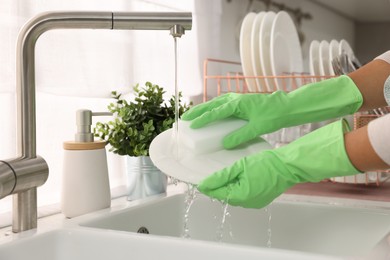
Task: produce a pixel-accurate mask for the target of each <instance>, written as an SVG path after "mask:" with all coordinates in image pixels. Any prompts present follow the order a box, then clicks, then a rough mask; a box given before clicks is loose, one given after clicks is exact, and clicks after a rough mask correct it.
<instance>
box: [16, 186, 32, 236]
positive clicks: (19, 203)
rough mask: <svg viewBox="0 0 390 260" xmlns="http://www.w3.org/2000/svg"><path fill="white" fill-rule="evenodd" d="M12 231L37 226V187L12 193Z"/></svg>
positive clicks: (20, 230)
mask: <svg viewBox="0 0 390 260" xmlns="http://www.w3.org/2000/svg"><path fill="white" fill-rule="evenodd" d="M12 200H13V202H12V203H13V218H12V232H14V233H18V232H22V231H25V230H29V229H34V228H37V188H36V187H34V188H31V189H29V190H26V191H22V192H18V193H16V194H14V195H13V198H12Z"/></svg>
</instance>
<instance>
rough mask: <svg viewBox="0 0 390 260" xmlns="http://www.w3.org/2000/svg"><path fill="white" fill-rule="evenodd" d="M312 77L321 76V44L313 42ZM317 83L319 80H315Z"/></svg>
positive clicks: (310, 52)
mask: <svg viewBox="0 0 390 260" xmlns="http://www.w3.org/2000/svg"><path fill="white" fill-rule="evenodd" d="M309 66H310V75H312V76H320V75H321V74H320V42H319V41H316V40H314V41H312V42H311V43H310V49H309ZM315 81H317V80H315Z"/></svg>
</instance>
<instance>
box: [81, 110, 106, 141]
mask: <svg viewBox="0 0 390 260" xmlns="http://www.w3.org/2000/svg"><path fill="white" fill-rule="evenodd" d="M92 116H112V113H111V112H92V111H91V110H88V109H79V110H77V111H76V125H77V132H76V134H75V141H76V142H83V143H84V142H93V141H94V139H93V134H92V131H91V125H92Z"/></svg>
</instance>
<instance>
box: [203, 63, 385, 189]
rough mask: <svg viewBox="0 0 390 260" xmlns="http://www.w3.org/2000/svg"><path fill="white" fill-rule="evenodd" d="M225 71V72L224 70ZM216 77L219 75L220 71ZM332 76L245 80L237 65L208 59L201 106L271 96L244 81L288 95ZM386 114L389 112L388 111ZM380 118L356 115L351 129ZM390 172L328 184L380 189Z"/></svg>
mask: <svg viewBox="0 0 390 260" xmlns="http://www.w3.org/2000/svg"><path fill="white" fill-rule="evenodd" d="M211 66H214V67H216V68H217V70H218V73H217V74H211V73H210V67H211ZM226 67H227V68H228V70H226ZM224 70H225V72H222V73H220V71H224ZM332 77H334V76H330V75H329V76H313V75H309V74H308V73H301V72H297V73H291V74H283V75H278V76H250V77H246V76H244V75H243V73H242V72H241V63H240V62H234V61H227V60H220V59H211V58H208V59H206V60H204V63H203V102H206V101H208V100H209V99H210V97H214V96H219V95H221V94H224V93H228V92H236V93H272V92H273V91H275V90H276V89H272V91H268V90H264V89H259V88H257V90H256V91H249V89H248V80H256V79H262V80H271V81H278V83H279V86H281V87H282V89H283V91H286V92H289V91H292V90H295V89H297V88H298V87H300V86H302V85H306V84H309V83H313V82H318V81H321V80H324V79H329V78H332ZM389 111H390V110H389ZM379 116H380V115H372V114H364V113H356V114H354V115H353V122H354V124H353V125H354V129H357V128H359V127H362V126H364V125H366V124H368V123H369V122H370V121H371V120H373V119H375V118H378V117H379ZM389 174H390V170H387V171H373V172H367V173H363V174H358V175H354V176H347V177H337V178H332V179H331V181H332V182H338V183H348V184H361V185H376V186H380V185H381V184H382V183H384V182H386V181H387V180H388V179H389V177H390V175H389Z"/></svg>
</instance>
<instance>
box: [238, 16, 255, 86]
mask: <svg viewBox="0 0 390 260" xmlns="http://www.w3.org/2000/svg"><path fill="white" fill-rule="evenodd" d="M255 18H256V14H255V13H252V12H251V13H248V14H247V15H246V16H245V17H244V20H243V21H242V25H241V30H240V59H241V65H242V70H243V73H244V76H246V77H253V76H255V73H254V71H253V66H252V55H253V54H252V49H251V44H252V27H253V22H254V20H255ZM245 82H246V84H247V86H248V90H249V91H250V92H255V91H256V90H257V86H256V80H255V79H254V78H248V79H246V80H245Z"/></svg>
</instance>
